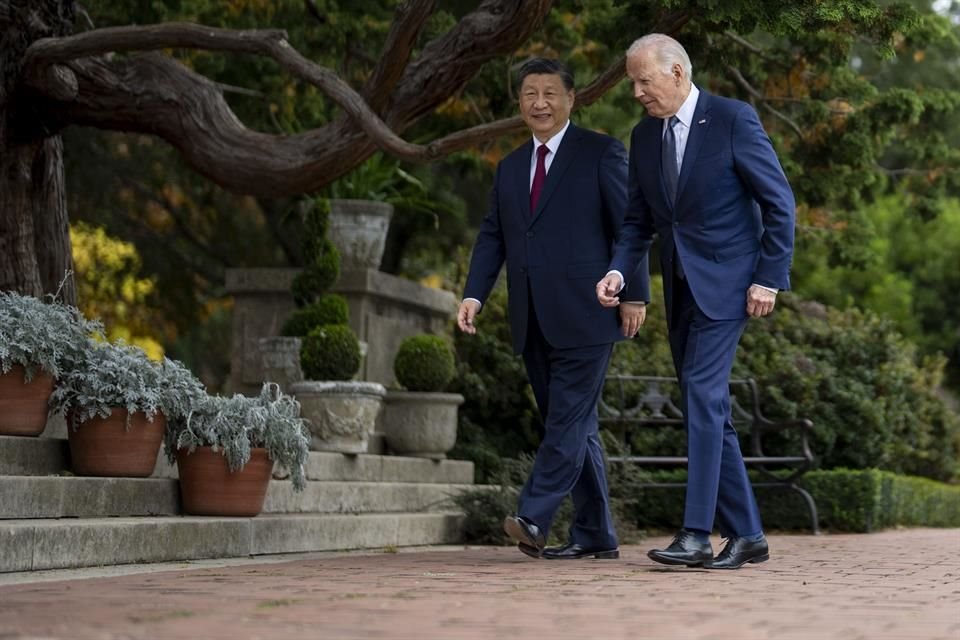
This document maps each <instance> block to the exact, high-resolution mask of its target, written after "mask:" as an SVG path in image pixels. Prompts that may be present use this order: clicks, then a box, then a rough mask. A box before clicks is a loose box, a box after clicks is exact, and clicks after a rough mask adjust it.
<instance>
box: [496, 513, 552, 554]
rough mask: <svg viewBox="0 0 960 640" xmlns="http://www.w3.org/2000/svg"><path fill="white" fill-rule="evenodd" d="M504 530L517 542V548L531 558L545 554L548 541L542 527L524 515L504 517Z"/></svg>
mask: <svg viewBox="0 0 960 640" xmlns="http://www.w3.org/2000/svg"><path fill="white" fill-rule="evenodd" d="M503 532H504V533H506V534H507V535H508V536H510V537H511V538H513V539H514V540H515V541H516V542H517V548H518V549H520V551H522V552H523V553H525V554H527V555H528V556H530V557H531V558H539V557H540V556H541V555H543V548H544V547H545V546H546V545H547V541H546V539H545V538H544V536H543V533H542V532H541V531H540V527H538V526H537V525H535V524H534V523H533V522H531V521H529V520H527V519H526V518H524V517H523V516H507V517H506V518H504V519H503Z"/></svg>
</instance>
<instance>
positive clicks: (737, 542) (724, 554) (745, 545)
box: [710, 536, 770, 569]
mask: <svg viewBox="0 0 960 640" xmlns="http://www.w3.org/2000/svg"><path fill="white" fill-rule="evenodd" d="M769 559H770V548H769V547H768V546H767V538H766V536H764V537H762V538H760V539H759V540H754V541H750V540H747V539H746V538H740V537H733V538H728V539H727V544H726V546H724V547H723V551H721V552H720V553H719V554H717V557H716V559H715V560H714V561H713V563H712V564H711V565H710V568H711V569H739V568H740V567H742V566H743V565H745V564H747V563H748V562H749V563H751V564H756V563H758V562H766V561H767V560H769Z"/></svg>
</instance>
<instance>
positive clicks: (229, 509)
mask: <svg viewBox="0 0 960 640" xmlns="http://www.w3.org/2000/svg"><path fill="white" fill-rule="evenodd" d="M177 468H178V469H179V474H180V497H181V499H182V500H183V511H184V513H188V514H190V515H194V516H244V517H253V516H255V515H257V514H258V513H260V511H261V510H262V509H263V500H264V498H265V497H266V495H267V485H268V484H269V482H270V473H271V472H272V471H273V462H272V461H271V460H270V458H268V457H267V450H266V449H262V448H255V449H251V450H250V461H249V462H247V464H246V465H244V467H243V468H242V469H240V470H239V471H233V472H231V471H230V467H229V465H228V464H227V458H226V456H224V455H222V452H221V451H214V450H213V447H197V448H196V449H194V451H193V453H188V451H187V450H186V449H178V450H177Z"/></svg>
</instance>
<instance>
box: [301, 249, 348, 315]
mask: <svg viewBox="0 0 960 640" xmlns="http://www.w3.org/2000/svg"><path fill="white" fill-rule="evenodd" d="M323 244H325V245H328V249H327V250H326V251H324V252H323V253H322V254H321V255H320V256H319V257H318V258H317V259H316V260H315V261H314V262H311V263H309V264H308V265H307V266H306V267H304V269H303V271H301V272H300V273H299V274H297V276H296V277H295V278H294V279H293V285H291V289H290V290H291V292H292V293H293V301H294V302H295V303H296V304H297V305H298V306H303V305H307V304H310V303H311V302H315V301H317V300H318V299H319V298H320V297H321V296H322V295H323V294H324V293H326V292H327V291H328V290H329V289H330V287H332V286H333V283H334V282H336V281H337V278H339V277H340V253H339V252H338V251H337V248H336V247H335V246H333V243H332V242H331V241H330V240H324V243H323Z"/></svg>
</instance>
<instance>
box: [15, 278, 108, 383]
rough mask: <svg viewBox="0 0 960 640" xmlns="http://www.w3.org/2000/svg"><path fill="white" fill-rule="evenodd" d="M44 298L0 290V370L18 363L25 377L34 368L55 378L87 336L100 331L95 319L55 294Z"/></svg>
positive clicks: (76, 358) (79, 353) (79, 351)
mask: <svg viewBox="0 0 960 640" xmlns="http://www.w3.org/2000/svg"><path fill="white" fill-rule="evenodd" d="M48 298H49V300H48V301H47V302H44V301H42V300H39V299H37V298H34V297H32V296H24V295H21V294H19V293H16V292H13V291H5V292H0V373H9V372H10V369H11V368H13V367H14V366H17V365H19V366H22V367H23V368H24V370H25V378H26V381H27V382H29V381H30V380H32V379H33V376H34V375H36V373H37V372H38V371H42V372H45V373H48V374H50V375H51V376H53V377H54V378H59V377H60V376H61V374H62V373H63V372H64V370H66V369H69V368H72V367H73V366H74V365H75V364H76V363H77V362H78V361H79V360H80V359H81V358H82V356H83V354H84V352H85V350H86V348H87V339H88V338H89V337H90V336H92V335H94V334H102V332H103V327H102V326H101V325H100V323H99V322H94V321H91V320H87V319H86V318H84V317H83V315H82V314H81V313H80V311H79V310H78V309H77V308H76V307H72V306H68V305H65V304H62V303H61V302H60V301H59V300H58V299H57V298H56V297H55V296H48Z"/></svg>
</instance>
